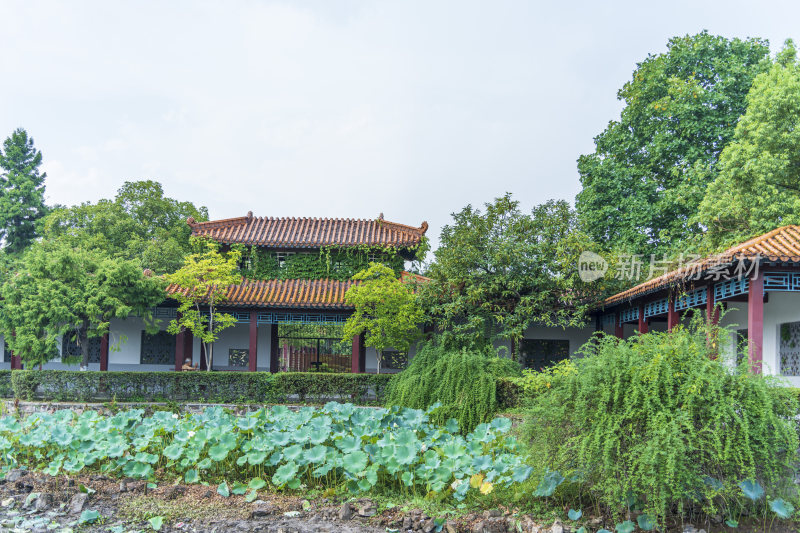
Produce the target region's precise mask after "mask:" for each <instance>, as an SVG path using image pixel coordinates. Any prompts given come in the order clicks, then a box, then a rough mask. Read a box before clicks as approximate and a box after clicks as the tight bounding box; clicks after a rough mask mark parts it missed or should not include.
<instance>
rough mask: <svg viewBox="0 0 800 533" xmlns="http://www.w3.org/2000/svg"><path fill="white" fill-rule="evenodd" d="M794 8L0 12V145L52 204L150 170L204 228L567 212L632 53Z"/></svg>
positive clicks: (778, 19) (723, 4) (103, 5)
mask: <svg viewBox="0 0 800 533" xmlns="http://www.w3.org/2000/svg"><path fill="white" fill-rule="evenodd" d="M798 21H800V2H790V1H787V2H763V1H762V2H753V1H741V2H740V1H731V0H727V1H720V2H710V1H709V2H703V1H701V0H694V1H686V2H683V1H671V2H668V3H664V2H645V1H641V0H639V1H632V2H611V1H609V2H602V1H597V0H594V1H591V2H547V3H544V2H533V1H529V2H522V1H520V2H511V1H488V0H487V1H484V2H470V1H465V0H458V1H452V2H444V1H441V2H439V1H434V0H425V1H420V2H412V1H399V0H398V1H395V2H381V1H364V2H361V1H355V0H353V1H336V0H324V1H320V2H286V1H284V2H277V1H276V2H268V1H263V2H256V1H252V2H244V1H241V2H234V1H226V2H222V1H220V2H213V3H212V2H208V3H206V2H198V1H194V0H193V1H188V2H163V1H159V2H141V1H137V2H132V1H131V2H124V3H123V2H111V1H108V0H103V1H98V2H78V1H75V2H61V1H58V2H37V1H30V0H26V1H22V2H15V1H8V0H3V1H2V3H0V137H2V138H5V137H6V136H7V135H8V134H10V133H11V132H12V131H13V130H14V129H15V128H17V127H24V128H25V129H27V130H28V132H29V133H30V134H31V135H32V136H33V138H34V139H35V142H36V145H37V147H38V148H40V149H41V150H42V152H43V154H44V165H43V167H44V169H45V170H46V171H47V175H48V177H47V182H46V184H47V199H48V202H50V203H61V204H75V203H79V202H82V201H87V200H90V201H95V200H97V199H99V198H104V197H112V196H113V195H114V193H115V191H116V190H117V188H119V186H120V185H121V184H122V182H124V181H125V180H136V179H155V180H159V181H161V182H162V183H163V184H164V187H165V189H166V192H167V194H168V195H170V196H173V197H176V198H179V199H182V200H190V201H193V202H195V203H196V204H202V205H206V206H208V208H209V210H210V214H211V217H212V218H227V217H234V216H242V215H244V214H245V213H246V212H247V211H249V210H252V211H253V212H254V213H255V214H256V215H260V216H320V217H354V218H355V217H357V218H374V217H376V216H377V215H378V213H380V212H383V213H385V216H386V218H387V219H388V220H392V221H396V222H401V223H405V224H410V225H415V226H416V225H419V224H420V223H421V222H422V221H423V220H427V221H428V222H429V223H430V225H431V229H430V230H429V235H431V236H432V237H433V239H434V240H436V237H437V236H438V234H439V231H440V229H441V227H442V225H444V224H446V223H448V221H449V220H450V213H451V212H453V211H457V210H459V209H461V208H462V207H463V206H465V205H467V204H469V203H472V204H482V203H484V202H486V201H489V200H491V199H492V198H494V197H496V196H499V195H502V194H503V193H504V192H506V191H510V192H512V193H513V194H514V195H515V196H516V198H517V199H519V200H520V201H521V202H522V204H523V206H524V207H525V208H526V209H529V208H530V207H531V206H533V205H534V204H537V203H540V202H543V201H546V200H547V199H550V198H564V199H568V200H570V201H572V200H573V199H574V197H575V194H576V193H577V192H578V190H579V185H580V184H579V181H578V174H577V170H576V159H577V157H578V156H579V155H580V154H583V153H588V152H591V151H592V149H593V144H592V138H593V137H594V136H595V135H597V134H598V133H599V132H601V131H602V130H603V129H604V128H605V126H606V124H607V122H608V121H609V120H611V119H613V118H616V117H618V115H619V111H620V109H621V106H620V103H619V102H618V101H617V99H616V91H617V90H618V89H619V88H620V87H621V86H622V84H623V83H625V81H626V80H628V79H629V78H630V76H631V73H632V71H633V69H634V68H635V64H636V62H637V61H641V60H642V59H644V58H645V57H646V56H647V54H648V53H651V52H652V53H658V52H661V51H664V50H665V45H666V42H667V40H668V39H669V38H670V37H671V36H674V35H683V34H687V33H696V32H699V31H701V30H703V29H708V30H709V31H710V32H712V33H715V34H721V35H725V36H728V37H734V36H737V37H748V36H758V37H764V38H767V39H769V40H770V43H771V45H772V49H773V52H774V51H775V50H777V49H778V48H779V47H780V45H781V44H782V42H783V41H784V40H785V39H786V38H787V37H794V38H797V37H798V33H799V32H800V29H798V28H799V26H798Z"/></svg>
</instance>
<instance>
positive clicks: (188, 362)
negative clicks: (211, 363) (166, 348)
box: [181, 357, 197, 370]
mask: <svg viewBox="0 0 800 533" xmlns="http://www.w3.org/2000/svg"><path fill="white" fill-rule="evenodd" d="M181 370H197V363H195V364H194V365H192V359H191V358H189V357H187V358H186V360H185V361H184V362H183V366H182V367H181Z"/></svg>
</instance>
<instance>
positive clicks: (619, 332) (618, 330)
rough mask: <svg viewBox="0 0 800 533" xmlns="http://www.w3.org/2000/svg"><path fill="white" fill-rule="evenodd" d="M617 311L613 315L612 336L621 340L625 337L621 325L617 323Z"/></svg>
mask: <svg viewBox="0 0 800 533" xmlns="http://www.w3.org/2000/svg"><path fill="white" fill-rule="evenodd" d="M619 319H620V317H619V311H617V312H616V313H614V336H615V337H617V338H618V339H621V338H622V337H624V336H625V333H624V331H623V329H622V323H621V322H620V321H619Z"/></svg>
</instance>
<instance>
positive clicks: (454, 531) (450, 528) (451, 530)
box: [444, 520, 458, 533]
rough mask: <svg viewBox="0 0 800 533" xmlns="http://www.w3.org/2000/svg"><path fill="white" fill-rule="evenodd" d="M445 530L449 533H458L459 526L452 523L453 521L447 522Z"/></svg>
mask: <svg viewBox="0 0 800 533" xmlns="http://www.w3.org/2000/svg"><path fill="white" fill-rule="evenodd" d="M444 530H445V531H446V532H447V533H458V524H456V523H455V522H454V521H452V520H448V521H447V522H445V524H444Z"/></svg>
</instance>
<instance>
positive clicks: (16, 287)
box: [0, 241, 164, 366]
mask: <svg viewBox="0 0 800 533" xmlns="http://www.w3.org/2000/svg"><path fill="white" fill-rule="evenodd" d="M0 294H2V313H0V330H2V332H3V335H4V337H5V340H6V342H7V343H8V346H9V349H11V350H12V351H13V352H14V353H15V354H16V355H19V356H20V357H21V358H22V361H23V362H24V363H25V364H28V365H38V364H42V363H46V362H47V361H49V360H51V359H52V358H53V357H55V356H56V355H57V354H58V346H59V343H60V339H61V336H63V335H68V336H75V337H76V338H77V342H78V345H79V346H80V347H81V349H82V358H81V364H82V366H87V365H88V362H89V351H88V344H89V343H88V339H89V338H90V337H100V336H102V335H103V334H104V333H106V332H108V327H109V321H110V319H112V318H127V317H128V316H129V315H130V314H132V313H134V314H137V315H139V316H141V317H143V318H144V320H145V324H146V326H148V327H153V322H152V320H150V319H149V309H150V308H151V307H153V306H154V305H156V304H158V303H160V302H161V301H163V300H164V284H163V282H162V281H161V280H160V279H159V278H156V277H148V276H145V275H143V273H142V270H141V268H139V266H138V265H137V264H136V263H134V262H131V261H126V260H122V259H112V258H108V257H106V256H104V255H103V254H102V253H99V252H97V251H91V250H84V249H80V248H72V247H70V246H69V245H68V244H66V243H63V242H60V241H49V242H48V241H45V242H40V243H36V244H34V245H33V246H31V248H29V249H28V251H27V252H26V253H25V255H24V256H23V258H22V260H21V262H20V265H19V270H18V271H17V272H15V273H14V275H12V276H10V277H9V278H7V279H6V280H5V282H4V283H3V285H2V287H0Z"/></svg>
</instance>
